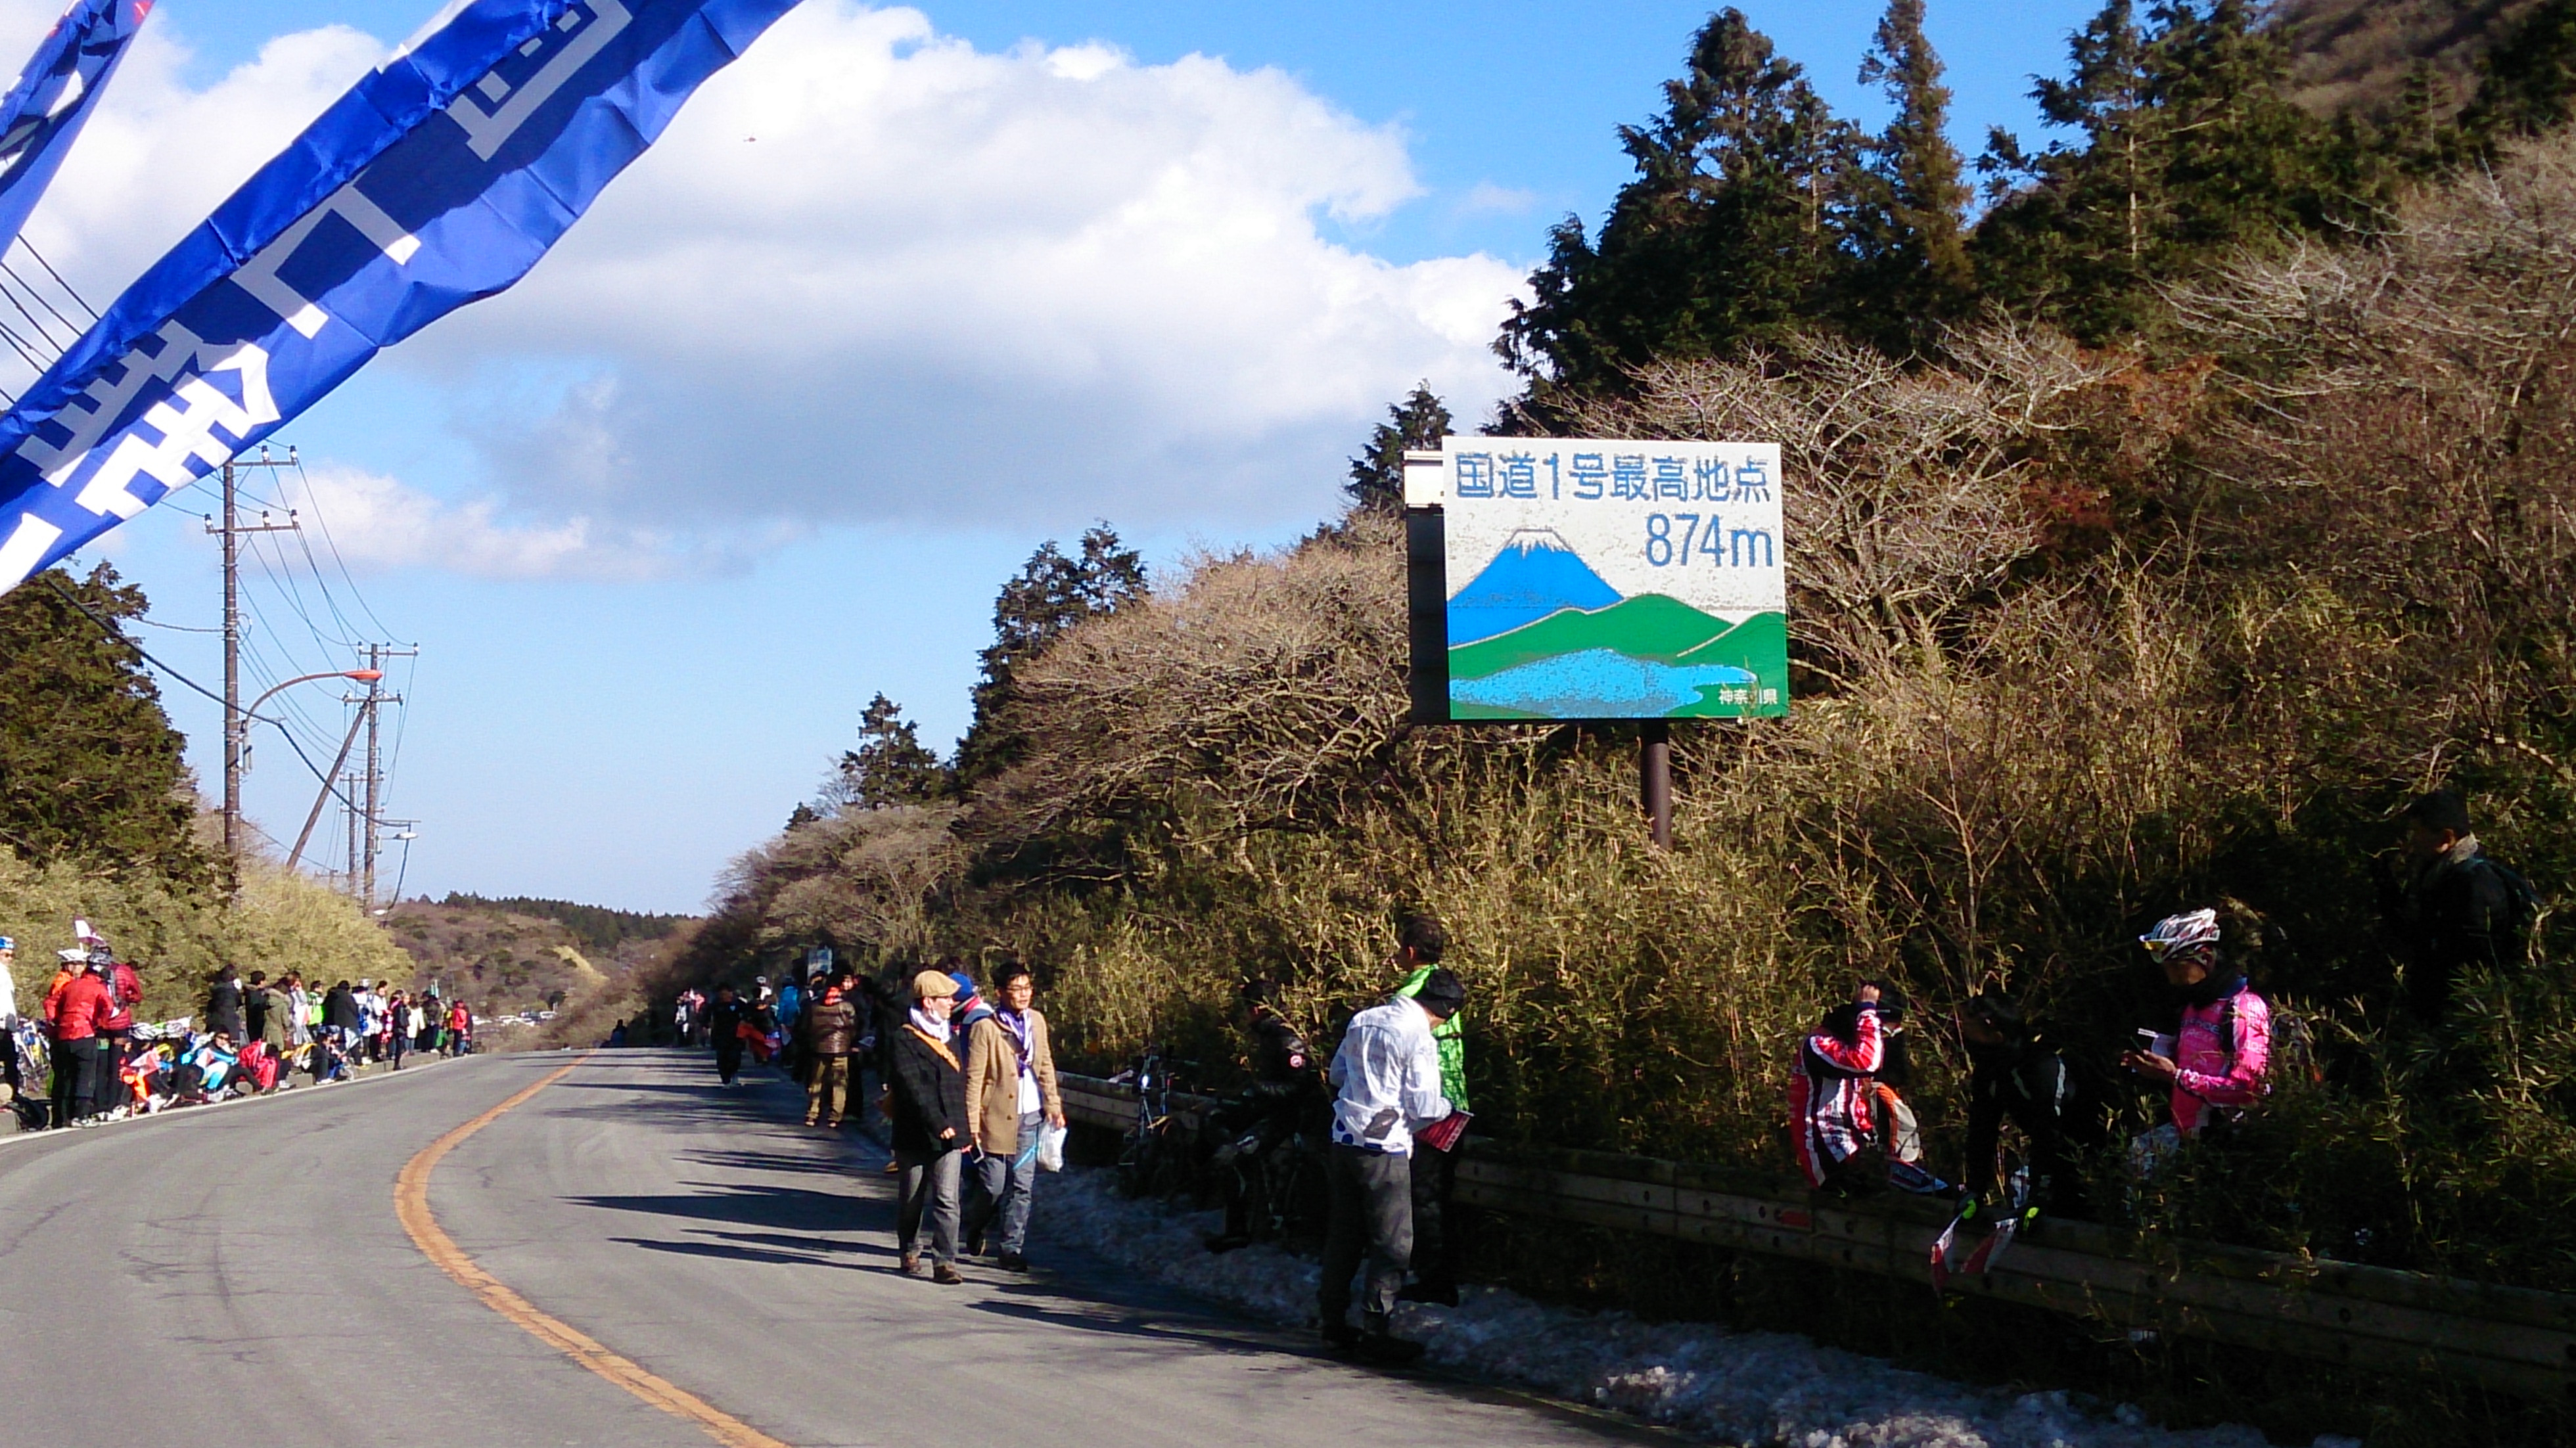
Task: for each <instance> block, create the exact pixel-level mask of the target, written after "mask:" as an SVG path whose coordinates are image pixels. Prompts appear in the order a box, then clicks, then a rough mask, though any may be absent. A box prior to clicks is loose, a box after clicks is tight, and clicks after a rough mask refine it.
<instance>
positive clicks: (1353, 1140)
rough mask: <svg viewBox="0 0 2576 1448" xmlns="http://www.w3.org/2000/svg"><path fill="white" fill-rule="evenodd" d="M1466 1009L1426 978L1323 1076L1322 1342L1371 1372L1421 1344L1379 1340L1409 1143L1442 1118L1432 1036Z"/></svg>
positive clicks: (1402, 1213)
mask: <svg viewBox="0 0 2576 1448" xmlns="http://www.w3.org/2000/svg"><path fill="white" fill-rule="evenodd" d="M1466 1003H1467V988H1466V986H1465V985H1463V984H1462V983H1460V981H1459V979H1458V977H1457V976H1456V975H1454V974H1452V973H1451V972H1449V971H1447V970H1434V971H1433V972H1432V973H1431V976H1430V978H1429V979H1427V980H1425V981H1424V982H1423V983H1422V987H1421V989H1419V990H1418V991H1416V992H1414V994H1413V996H1412V997H1411V998H1410V999H1407V998H1405V997H1403V996H1398V997H1396V998H1395V999H1393V1000H1390V1001H1388V1002H1387V1003H1386V1004H1384V1005H1382V1006H1374V1007H1371V1008H1370V1009H1368V1010H1364V1011H1362V1012H1360V1013H1359V1014H1358V1015H1356V1016H1353V1017H1352V1018H1351V1025H1350V1030H1349V1031H1348V1032H1346V1033H1345V1034H1344V1035H1343V1036H1342V1045H1341V1049H1340V1050H1338V1051H1335V1052H1334V1053H1333V1066H1332V1070H1331V1072H1330V1073H1329V1079H1330V1080H1331V1082H1332V1085H1333V1090H1334V1093H1335V1094H1334V1098H1333V1149H1332V1155H1331V1157H1330V1158H1329V1159H1328V1161H1327V1164H1326V1180H1327V1181H1328V1183H1329V1184H1330V1186H1331V1189H1332V1207H1333V1213H1332V1222H1331V1226H1330V1228H1329V1229H1328V1230H1327V1232H1326V1234H1325V1238H1324V1280H1323V1286H1322V1289H1321V1291H1320V1292H1318V1294H1317V1297H1318V1304H1317V1305H1318V1306H1319V1307H1320V1308H1321V1309H1322V1317H1323V1325H1324V1340H1325V1341H1326V1342H1327V1343H1330V1344H1331V1345H1333V1346H1334V1347H1339V1348H1352V1347H1356V1348H1357V1349H1358V1350H1359V1352H1360V1355H1361V1356H1362V1357H1364V1358H1367V1359H1369V1360H1370V1361H1373V1362H1384V1363H1402V1362H1410V1361H1412V1360H1413V1359H1415V1358H1417V1357H1420V1356H1421V1355H1422V1344H1420V1343H1418V1342H1407V1341H1405V1340H1403V1339H1401V1338H1398V1337H1396V1336H1395V1335H1394V1334H1393V1333H1392V1332H1390V1331H1389V1330H1388V1323H1389V1318H1390V1315H1391V1314H1393V1313H1394V1311H1395V1298H1396V1293H1397V1291H1398V1290H1399V1289H1401V1288H1402V1287H1403V1286H1404V1273H1405V1269H1406V1268H1407V1267H1409V1266H1410V1265H1412V1260H1413V1174H1412V1157H1413V1134H1414V1133H1415V1132H1416V1131H1419V1130H1421V1129H1422V1128H1424V1127H1427V1126H1430V1125H1431V1124H1433V1123H1434V1122H1437V1121H1441V1120H1443V1119H1445V1118H1447V1117H1448V1115H1449V1113H1450V1110H1451V1107H1450V1104H1449V1100H1448V1098H1447V1097H1445V1096H1443V1095H1441V1093H1440V1048H1439V1046H1438V1044H1437V1043H1435V1042H1434V1041H1433V1040H1432V1037H1431V1028H1432V1027H1433V1026H1435V1025H1438V1024H1439V1023H1440V1022H1442V1021H1445V1020H1447V1019H1449V1018H1450V1017H1451V1016H1453V1015H1456V1014H1457V1013H1458V1010H1459V1008H1460V1007H1462V1006H1464V1005H1465V1004H1466ZM1363 1249H1365V1252H1366V1255H1367V1258H1368V1288H1367V1294H1366V1296H1365V1297H1364V1298H1363V1299H1362V1301H1361V1304H1360V1324H1361V1325H1360V1326H1359V1327H1357V1328H1353V1327H1352V1326H1351V1324H1350V1320H1349V1315H1350V1306H1351V1275H1352V1274H1353V1273H1354V1272H1356V1271H1357V1270H1358V1269H1359V1265H1360V1258H1361V1256H1362V1253H1363Z"/></svg>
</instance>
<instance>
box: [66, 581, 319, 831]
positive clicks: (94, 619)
mask: <svg viewBox="0 0 2576 1448" xmlns="http://www.w3.org/2000/svg"><path fill="white" fill-rule="evenodd" d="M44 579H45V582H47V583H49V584H51V585H53V590H54V592H56V593H59V594H61V595H62V596H63V602H65V603H68V604H70V605H71V606H72V607H74V608H76V609H79V610H80V612H81V616H82V617H83V618H86V619H88V620H89V621H90V622H91V623H94V624H96V625H98V628H99V632H101V633H104V634H106V635H107V636H108V637H109V638H110V639H113V640H114V641H116V642H117V643H120V644H123V645H124V646H125V647H127V648H129V649H132V650H133V651H134V652H135V654H136V655H138V656H139V657H140V658H141V659H142V660H143V662H145V663H147V664H150V665H151V666H152V667H154V668H156V669H159V670H160V671H161V672H162V673H165V674H167V675H169V676H170V677H171V678H173V679H176V680H178V681H179V682H180V683H182V684H185V685H187V686H188V687H189V688H191V689H194V690H196V691H197V692H198V693H200V694H203V695H205V696H206V697H207V698H209V699H212V700H214V701H215V703H216V704H217V705H219V706H221V705H223V704H224V696H223V695H221V694H218V693H216V692H215V691H214V690H212V689H209V688H207V687H206V686H205V685H203V684H200V683H198V682H197V681H196V680H194V679H191V678H189V677H188V676H187V675H185V674H183V673H180V672H179V671H178V670H177V669H174V668H172V667H170V666H169V665H168V664H165V663H163V662H161V661H160V660H159V659H157V658H154V657H153V656H152V653H151V651H150V650H148V649H146V648H144V647H143V645H141V644H138V643H136V642H135V641H134V640H132V639H130V638H127V637H126V636H125V633H124V631H123V630H121V629H119V628H118V627H117V626H116V623H115V621H114V620H112V619H108V618H104V617H102V616H100V615H99V614H98V613H97V612H96V611H95V610H93V609H92V608H91V607H90V606H89V605H88V604H86V603H83V602H81V601H80V595H78V594H76V593H74V592H72V591H71V590H70V589H68V588H65V587H64V586H63V581H62V579H60V578H58V577H56V576H55V575H54V574H51V573H47V574H45V575H44ZM224 707H226V708H227V710H229V706H224ZM242 717H243V718H244V719H247V720H252V721H255V722H257V723H261V724H277V721H276V720H274V719H271V718H269V717H268V716H267V715H265V714H253V713H251V712H250V711H249V710H247V709H245V710H243V711H242ZM277 728H278V732H279V733H281V734H284V735H285V736H286V743H287V747H288V748H291V749H293V750H294V751H295V757H296V758H298V759H301V760H303V761H304V767H305V769H306V770H307V771H309V772H310V773H311V774H312V776H313V777H314V778H315V779H318V780H321V781H322V787H323V788H324V789H327V790H329V791H331V795H332V797H333V798H335V799H337V800H339V801H340V802H341V803H342V804H347V805H349V807H350V808H351V809H356V808H357V806H356V805H354V804H349V797H348V796H347V795H345V794H342V793H340V788H339V786H338V785H337V784H336V783H334V782H333V781H332V780H331V779H330V778H329V777H328V776H326V775H324V774H323V773H322V771H321V769H320V768H318V767H317V766H315V764H314V763H313V761H312V759H311V758H310V757H308V756H307V755H306V754H305V753H304V746H303V745H301V744H299V743H297V742H296V740H295V735H294V734H293V733H292V732H290V731H289V730H288V729H287V728H286V726H285V725H283V724H277Z"/></svg>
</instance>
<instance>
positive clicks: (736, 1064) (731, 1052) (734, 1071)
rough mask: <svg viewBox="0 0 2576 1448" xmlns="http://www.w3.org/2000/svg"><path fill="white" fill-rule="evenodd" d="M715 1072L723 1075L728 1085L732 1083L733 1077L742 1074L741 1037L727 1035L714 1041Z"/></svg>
mask: <svg viewBox="0 0 2576 1448" xmlns="http://www.w3.org/2000/svg"><path fill="white" fill-rule="evenodd" d="M716 1074H717V1075H718V1076H721V1077H723V1078H724V1083H725V1084H726V1085H728V1086H730V1085H732V1084H733V1078H734V1077H736V1076H738V1075H741V1074H742V1037H740V1036H728V1037H726V1038H725V1039H724V1040H721V1041H718V1042H716Z"/></svg>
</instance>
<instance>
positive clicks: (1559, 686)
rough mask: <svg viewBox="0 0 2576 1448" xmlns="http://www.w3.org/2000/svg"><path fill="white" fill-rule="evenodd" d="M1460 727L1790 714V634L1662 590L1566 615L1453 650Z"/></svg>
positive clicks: (1780, 626)
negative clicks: (1493, 722)
mask: <svg viewBox="0 0 2576 1448" xmlns="http://www.w3.org/2000/svg"><path fill="white" fill-rule="evenodd" d="M1449 712H1450V717H1451V718H1453V719H1498V720H1499V719H1657V718H1661V719H1736V718H1752V717H1771V716H1778V715H1784V714H1787V713H1788V712H1789V625H1788V619H1787V617H1786V616H1785V615H1782V614H1779V613H1757V614H1754V615H1753V616H1751V617H1749V618H1746V619H1744V620H1742V621H1741V622H1735V623H1730V622H1728V621H1727V620H1725V619H1722V618H1719V617H1717V616H1715V615H1713V614H1707V613H1702V612H1701V611H1700V610H1698V609H1696V608H1693V607H1691V606H1690V605H1689V604H1686V603H1683V602H1681V601H1680V600H1678V599H1673V598H1667V597H1665V596H1664V595H1662V594H1659V593H1648V594H1640V595H1639V596H1637V597H1635V598H1627V599H1621V600H1620V601H1619V602H1617V603H1614V604H1611V605H1610V606H1608V607H1607V608H1599V609H1589V610H1586V609H1573V608H1567V609H1559V610H1558V611H1556V612H1554V613H1551V614H1549V615H1547V616H1546V617H1545V618H1542V619H1540V620H1538V621H1537V622H1535V623H1530V624H1525V625H1523V626H1521V627H1519V628H1516V629H1512V630H1510V631H1509V632H1506V633H1501V634H1496V635H1494V636H1492V637H1490V638H1481V639H1478V640H1476V641H1475V642H1473V643H1467V644H1460V645H1457V646H1455V647H1452V648H1451V649H1450V650H1449Z"/></svg>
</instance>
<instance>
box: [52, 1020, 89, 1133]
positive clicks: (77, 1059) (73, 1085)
mask: <svg viewBox="0 0 2576 1448" xmlns="http://www.w3.org/2000/svg"><path fill="white" fill-rule="evenodd" d="M92 1044H93V1043H92V1042H91V1041H89V1040H79V1041H56V1042H54V1089H53V1093H52V1101H53V1111H54V1122H53V1124H54V1125H56V1126H69V1125H71V1123H72V1111H73V1109H74V1104H75V1103H77V1102H80V1101H84V1100H86V1099H87V1098H88V1095H89V1093H88V1091H87V1090H86V1089H85V1088H84V1087H83V1086H82V1084H81V1075H82V1073H83V1072H86V1071H87V1070H89V1048H90V1046H91V1045H92Z"/></svg>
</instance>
